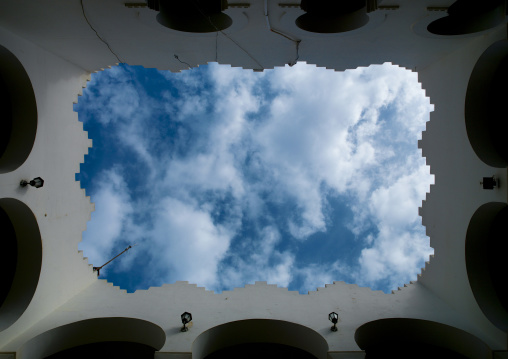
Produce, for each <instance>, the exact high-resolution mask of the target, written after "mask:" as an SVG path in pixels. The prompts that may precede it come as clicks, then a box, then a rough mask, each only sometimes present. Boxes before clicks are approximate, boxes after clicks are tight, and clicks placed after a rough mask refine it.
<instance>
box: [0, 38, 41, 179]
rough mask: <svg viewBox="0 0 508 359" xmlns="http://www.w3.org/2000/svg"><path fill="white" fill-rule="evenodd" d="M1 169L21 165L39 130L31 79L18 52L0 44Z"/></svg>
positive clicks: (14, 167) (4, 170)
mask: <svg viewBox="0 0 508 359" xmlns="http://www.w3.org/2000/svg"><path fill="white" fill-rule="evenodd" d="M0 106H1V107H0V116H1V117H2V121H0V173H6V172H10V171H13V170H15V169H16V168H18V167H19V166H21V165H22V164H23V163H24V162H25V161H26V159H27V158H28V155H29V154H30V152H31V151H32V147H33V144H34V141H35V134H36V132H37V104H36V101H35V94H34V91H33V88H32V83H31V82H30V78H29V77H28V75H27V73H26V71H25V69H24V67H23V65H22V64H21V62H19V60H18V59H17V58H16V56H15V55H14V54H13V53H11V52H10V51H9V50H7V49H6V48H5V47H3V46H1V45H0Z"/></svg>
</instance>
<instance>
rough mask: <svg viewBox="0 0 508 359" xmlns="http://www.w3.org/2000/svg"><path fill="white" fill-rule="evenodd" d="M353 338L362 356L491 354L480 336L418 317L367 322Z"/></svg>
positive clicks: (456, 357)
mask: <svg viewBox="0 0 508 359" xmlns="http://www.w3.org/2000/svg"><path fill="white" fill-rule="evenodd" d="M355 340H356V343H357V344H358V346H359V347H360V348H361V349H363V350H365V352H366V356H365V358H370V359H373V358H380V359H381V358H396V359H398V358H400V359H402V358H415V359H420V358H421V359H424V358H449V359H459V358H473V359H480V358H481V359H486V358H491V357H492V351H491V350H490V348H489V347H488V346H487V345H486V344H485V343H484V342H483V341H481V340H480V339H478V338H476V337H475V336H473V335H471V334H469V333H467V332H465V331H462V330H460V329H457V328H454V327H451V326H448V325H445V324H441V323H437V322H431V321H428V320H421V319H409V318H388V319H380V320H375V321H372V322H368V323H366V324H364V325H362V326H361V327H360V328H358V329H357V330H356V333H355Z"/></svg>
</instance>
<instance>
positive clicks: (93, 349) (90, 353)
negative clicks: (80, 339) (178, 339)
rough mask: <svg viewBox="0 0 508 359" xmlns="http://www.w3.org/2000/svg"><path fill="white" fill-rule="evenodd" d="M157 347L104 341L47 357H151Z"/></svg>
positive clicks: (124, 358)
mask: <svg viewBox="0 0 508 359" xmlns="http://www.w3.org/2000/svg"><path fill="white" fill-rule="evenodd" d="M154 353H155V349H154V348H152V347H151V346H148V345H145V344H140V343H130V342H102V343H92V344H84V345H79V346H77V347H74V348H70V349H66V350H63V351H61V352H58V353H56V354H53V355H50V356H48V357H46V358H45V359H68V358H73V359H88V358H94V359H110V358H122V359H149V358H153V357H154Z"/></svg>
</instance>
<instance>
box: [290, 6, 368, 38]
mask: <svg viewBox="0 0 508 359" xmlns="http://www.w3.org/2000/svg"><path fill="white" fill-rule="evenodd" d="M300 7H301V9H302V10H303V11H305V12H306V13H305V14H304V15H302V16H300V17H298V18H297V19H296V26H298V27H299V28H300V29H302V30H305V31H309V32H315V33H339V32H346V31H351V30H355V29H358V28H360V27H362V26H364V25H365V24H367V23H368V22H369V17H368V16H367V0H352V1H337V0H302V2H301V4H300Z"/></svg>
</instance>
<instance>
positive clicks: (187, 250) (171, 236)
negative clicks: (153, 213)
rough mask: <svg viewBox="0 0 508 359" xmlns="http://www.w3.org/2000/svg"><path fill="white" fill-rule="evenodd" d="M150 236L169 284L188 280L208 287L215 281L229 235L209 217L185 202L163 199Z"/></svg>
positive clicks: (204, 212) (157, 258) (159, 264)
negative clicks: (165, 271)
mask: <svg viewBox="0 0 508 359" xmlns="http://www.w3.org/2000/svg"><path fill="white" fill-rule="evenodd" d="M158 207H159V208H158V209H157V213H158V217H157V219H156V221H155V226H154V228H153V230H152V233H151V238H152V242H151V245H153V246H154V247H153V250H154V251H153V255H155V256H156V257H155V259H156V260H157V261H158V266H161V265H162V266H164V267H165V269H166V270H167V274H166V278H165V279H167V280H168V281H169V282H174V281H175V280H188V281H190V282H192V283H199V284H200V285H204V286H206V287H208V288H214V287H215V285H216V282H217V265H218V263H219V261H220V260H221V259H222V258H223V256H224V254H225V253H226V251H227V249H228V248H229V243H230V241H231V237H232V233H231V232H230V231H229V230H228V228H225V227H224V226H221V225H215V224H214V223H213V221H212V218H211V217H210V214H209V213H208V212H207V211H205V210H201V209H199V208H197V207H195V206H192V205H190V204H188V203H183V202H181V201H179V200H176V199H173V198H165V199H164V200H163V201H162V202H161V203H160V204H159V206H158Z"/></svg>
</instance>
